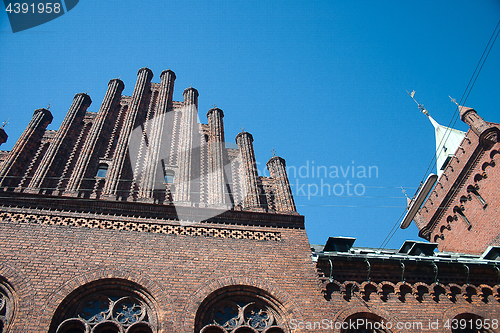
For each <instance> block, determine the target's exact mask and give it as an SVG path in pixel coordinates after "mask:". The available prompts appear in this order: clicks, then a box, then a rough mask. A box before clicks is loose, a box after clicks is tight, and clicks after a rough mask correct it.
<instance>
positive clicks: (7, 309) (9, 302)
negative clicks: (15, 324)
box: [0, 281, 14, 333]
mask: <svg viewBox="0 0 500 333" xmlns="http://www.w3.org/2000/svg"><path fill="white" fill-rule="evenodd" d="M13 315H14V302H13V298H12V292H11V291H10V288H8V286H6V285H5V283H3V281H0V333H3V332H7V327H8V326H9V324H10V323H11V321H12V317H13Z"/></svg>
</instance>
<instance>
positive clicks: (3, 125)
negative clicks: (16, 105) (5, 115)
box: [1, 118, 10, 128]
mask: <svg viewBox="0 0 500 333" xmlns="http://www.w3.org/2000/svg"><path fill="white" fill-rule="evenodd" d="M9 120H10V118H9V119H7V120H6V121H4V122H3V124H2V127H1V128H4V127H5V125H7V124H8V123H9Z"/></svg>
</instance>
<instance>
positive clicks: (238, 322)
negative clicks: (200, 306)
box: [201, 301, 283, 333]
mask: <svg viewBox="0 0 500 333" xmlns="http://www.w3.org/2000/svg"><path fill="white" fill-rule="evenodd" d="M205 326H206V328H205V327H204V328H203V329H202V330H201V332H202V333H205V332H210V331H214V332H216V330H214V328H215V327H220V328H222V329H223V331H222V332H228V333H229V332H231V333H232V332H234V333H237V332H244V331H248V332H259V333H260V332H268V329H270V328H273V329H275V330H276V329H277V330H276V332H283V331H282V330H281V329H279V327H277V322H276V318H275V315H274V313H273V310H272V309H270V308H269V307H268V306H266V305H264V304H259V303H256V302H234V301H225V302H221V303H219V304H218V305H217V307H214V308H213V309H212V311H211V313H210V317H209V320H208V324H207V325H205Z"/></svg>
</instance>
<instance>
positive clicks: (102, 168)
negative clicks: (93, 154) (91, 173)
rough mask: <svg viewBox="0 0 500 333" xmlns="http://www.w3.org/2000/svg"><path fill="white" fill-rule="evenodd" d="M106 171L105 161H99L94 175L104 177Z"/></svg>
mask: <svg viewBox="0 0 500 333" xmlns="http://www.w3.org/2000/svg"><path fill="white" fill-rule="evenodd" d="M107 173H108V165H107V164H106V163H99V168H98V170H97V175H96V177H98V178H105V177H106V174H107Z"/></svg>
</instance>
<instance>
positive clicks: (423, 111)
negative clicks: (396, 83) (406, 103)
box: [406, 90, 430, 117]
mask: <svg viewBox="0 0 500 333" xmlns="http://www.w3.org/2000/svg"><path fill="white" fill-rule="evenodd" d="M406 92H407V93H408V95H410V97H411V99H412V100H413V101H414V102H415V103H417V105H418V108H419V109H420V111H422V113H423V114H425V115H426V116H427V117H429V116H430V114H429V111H427V110H426V109H425V107H424V105H423V104H419V103H418V102H417V100H416V99H415V97H413V96H415V90H413V91H412V92H408V90H407V91H406Z"/></svg>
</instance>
